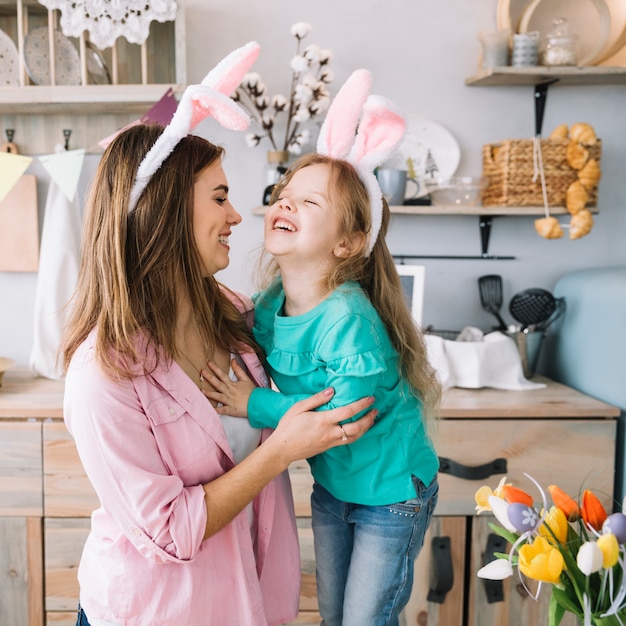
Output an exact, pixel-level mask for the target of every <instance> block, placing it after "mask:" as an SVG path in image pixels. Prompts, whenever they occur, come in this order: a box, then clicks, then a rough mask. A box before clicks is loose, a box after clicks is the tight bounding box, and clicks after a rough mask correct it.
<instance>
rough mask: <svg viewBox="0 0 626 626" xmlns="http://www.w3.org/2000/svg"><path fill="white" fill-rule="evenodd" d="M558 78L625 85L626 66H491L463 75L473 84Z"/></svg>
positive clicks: (569, 82) (567, 82)
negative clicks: (475, 72)
mask: <svg viewBox="0 0 626 626" xmlns="http://www.w3.org/2000/svg"><path fill="white" fill-rule="evenodd" d="M555 79H556V80H558V84H560V85H626V67H604V66H602V67H562V66H561V67H545V66H541V65H537V66H532V67H509V66H505V67H493V68H489V69H485V70H481V71H480V72H478V74H474V75H473V76H470V77H469V78H466V79H465V84H466V85H469V86H475V87H506V86H515V85H537V84H539V83H544V82H546V81H552V80H555Z"/></svg>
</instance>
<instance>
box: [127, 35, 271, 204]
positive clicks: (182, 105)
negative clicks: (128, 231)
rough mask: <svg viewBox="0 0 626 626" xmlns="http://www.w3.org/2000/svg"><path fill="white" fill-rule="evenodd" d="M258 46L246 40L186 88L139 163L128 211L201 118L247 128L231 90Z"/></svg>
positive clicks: (227, 125) (255, 55)
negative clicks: (168, 120)
mask: <svg viewBox="0 0 626 626" xmlns="http://www.w3.org/2000/svg"><path fill="white" fill-rule="evenodd" d="M260 50H261V48H260V46H259V44H258V43H256V42H255V41H251V42H249V43H247V44H246V45H245V46H242V47H241V48H238V49H237V50H234V51H233V52H231V53H230V54H229V55H228V56H226V57H225V58H223V59H222V60H221V61H220V62H219V63H218V64H217V65H216V66H215V67H214V68H213V69H212V70H211V71H210V72H209V73H208V74H207V75H206V76H205V77H204V80H203V81H202V82H201V83H200V84H199V85H189V86H188V87H187V88H186V89H185V91H184V93H183V95H182V97H181V99H180V102H179V104H178V107H177V109H176V112H175V113H174V115H173V117H172V119H171V121H170V123H169V124H168V126H167V127H166V128H165V130H164V131H163V133H162V134H161V136H160V137H159V138H158V139H157V141H156V143H155V144H154V145H153V146H152V148H150V150H149V151H148V153H147V154H146V156H145V157H144V159H143V161H142V162H141V163H140V165H139V169H138V170H137V176H136V177H135V183H134V184H133V188H132V190H131V193H130V201H129V212H132V211H134V209H135V207H136V206H137V201H138V200H139V197H140V196H141V194H142V193H143V190H144V189H145V188H146V185H147V184H148V183H149V182H150V179H151V178H152V176H153V175H154V173H155V172H156V171H157V170H158V169H159V168H160V167H161V165H162V164H163V161H165V159H167V157H168V156H169V155H170V154H171V152H172V150H173V149H174V148H175V147H176V145H177V144H178V142H179V141H180V140H181V139H182V138H183V137H186V136H187V135H188V134H189V133H190V132H191V131H192V130H193V129H194V128H195V127H196V126H197V125H198V124H199V123H200V122H201V121H202V120H203V119H204V118H206V117H209V116H211V117H213V118H215V119H216V120H217V121H218V122H219V123H220V124H221V125H222V126H223V127H224V128H228V129H229V130H245V129H246V128H248V125H249V124H250V116H249V115H248V114H247V113H246V112H245V111H244V110H243V109H242V108H241V107H240V106H239V105H238V104H236V103H235V102H234V101H233V100H232V99H231V98H230V94H231V93H232V92H233V91H235V89H236V88H237V86H238V85H239V83H240V82H241V79H242V78H243V77H244V75H245V74H246V73H247V72H248V70H249V69H250V68H251V67H252V65H253V64H254V62H255V61H256V59H257V57H258V56H259V52H260Z"/></svg>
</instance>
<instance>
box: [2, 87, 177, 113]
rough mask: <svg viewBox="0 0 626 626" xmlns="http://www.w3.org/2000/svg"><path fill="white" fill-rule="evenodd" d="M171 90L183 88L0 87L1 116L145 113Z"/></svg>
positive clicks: (175, 90)
mask: <svg viewBox="0 0 626 626" xmlns="http://www.w3.org/2000/svg"><path fill="white" fill-rule="evenodd" d="M170 86H171V87H172V89H173V90H174V92H176V94H177V95H178V94H181V93H182V91H183V90H184V87H185V86H184V85H168V84H152V85H81V86H76V87H74V86H71V87H70V86H58V85H57V86H54V87H51V86H49V85H29V86H24V87H2V88H0V114H55V113H58V114H91V113H112V114H125V113H145V111H146V110H147V109H149V108H150V107H151V106H152V105H153V104H154V103H155V102H157V101H158V100H160V99H161V97H162V96H163V94H165V92H166V91H167V90H168V88H169V87H170Z"/></svg>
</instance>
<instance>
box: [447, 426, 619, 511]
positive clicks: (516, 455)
mask: <svg viewBox="0 0 626 626" xmlns="http://www.w3.org/2000/svg"><path fill="white" fill-rule="evenodd" d="M615 429H616V423H615V421H614V420H597V419H596V420H584V419H581V420H566V419H564V420H542V419H530V420H524V419H519V420H513V419H502V420H462V419H461V420H442V421H441V423H440V424H439V432H438V435H437V439H436V442H435V447H436V449H437V452H438V454H439V456H440V457H445V458H448V459H451V460H453V461H455V462H456V463H460V464H462V465H466V466H470V467H476V466H480V465H483V464H486V463H489V462H491V461H493V460H494V459H498V458H504V459H506V463H507V470H506V472H504V473H501V474H494V475H493V476H490V477H488V478H481V479H478V480H468V479H463V478H458V477H456V476H452V475H450V474H445V473H440V475H439V485H440V491H439V504H438V505H437V510H436V514H437V515H471V516H473V515H474V514H475V510H474V505H475V503H474V494H475V492H476V490H477V489H478V488H479V487H480V486H482V485H484V484H486V485H489V486H492V487H496V486H497V484H498V481H499V480H500V478H502V476H504V475H506V476H507V481H510V482H512V483H513V484H515V485H516V486H518V487H520V488H522V489H524V490H526V491H528V492H529V493H530V494H531V495H532V496H533V497H534V498H535V499H536V501H537V500H538V499H539V498H540V496H539V494H538V493H537V490H536V489H535V487H534V486H533V484H532V483H531V482H530V481H529V480H528V479H527V478H526V477H525V476H524V473H525V472H526V473H528V474H530V475H531V476H532V477H533V478H534V479H535V480H537V481H538V482H539V484H540V485H541V486H542V487H543V488H544V489H545V488H547V486H548V485H550V484H557V485H558V486H559V487H561V489H563V490H564V491H566V492H567V493H569V494H570V495H571V496H572V497H576V495H577V494H578V493H581V490H582V489H587V488H588V489H591V490H592V491H593V492H594V493H595V494H596V495H597V496H598V497H599V498H600V499H601V500H602V502H603V504H604V505H605V506H606V507H607V509H610V508H612V496H613V472H614V467H615Z"/></svg>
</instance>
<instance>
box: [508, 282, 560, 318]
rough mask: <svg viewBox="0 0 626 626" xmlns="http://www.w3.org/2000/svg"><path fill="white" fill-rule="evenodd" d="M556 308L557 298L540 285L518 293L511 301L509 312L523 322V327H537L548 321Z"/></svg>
mask: <svg viewBox="0 0 626 626" xmlns="http://www.w3.org/2000/svg"><path fill="white" fill-rule="evenodd" d="M556 308H557V300H556V298H555V297H554V296H553V295H552V294H551V293H550V292H549V291H547V290H546V289H541V288H539V287H532V288H530V289H524V290H523V291H520V292H519V293H516V294H515V295H514V296H513V297H512V298H511V302H509V312H510V313H511V315H512V316H513V317H514V318H515V319H516V320H517V321H518V322H519V323H520V324H522V328H530V327H536V326H537V325H540V324H543V323H545V322H547V320H549V319H550V316H551V315H552V314H553V313H554V311H555V310H556Z"/></svg>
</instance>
